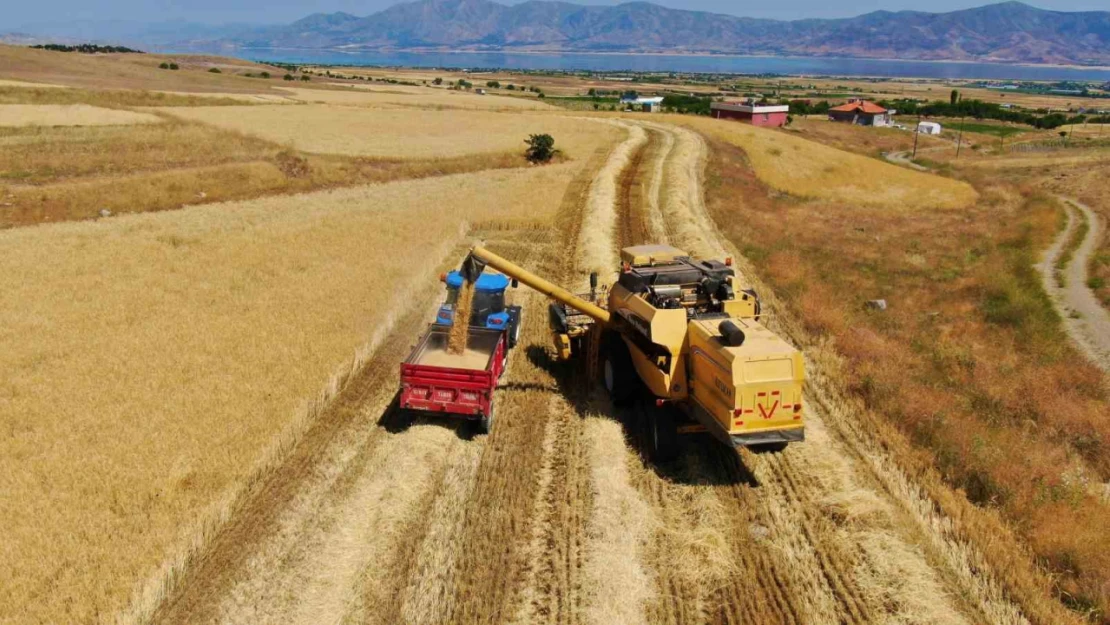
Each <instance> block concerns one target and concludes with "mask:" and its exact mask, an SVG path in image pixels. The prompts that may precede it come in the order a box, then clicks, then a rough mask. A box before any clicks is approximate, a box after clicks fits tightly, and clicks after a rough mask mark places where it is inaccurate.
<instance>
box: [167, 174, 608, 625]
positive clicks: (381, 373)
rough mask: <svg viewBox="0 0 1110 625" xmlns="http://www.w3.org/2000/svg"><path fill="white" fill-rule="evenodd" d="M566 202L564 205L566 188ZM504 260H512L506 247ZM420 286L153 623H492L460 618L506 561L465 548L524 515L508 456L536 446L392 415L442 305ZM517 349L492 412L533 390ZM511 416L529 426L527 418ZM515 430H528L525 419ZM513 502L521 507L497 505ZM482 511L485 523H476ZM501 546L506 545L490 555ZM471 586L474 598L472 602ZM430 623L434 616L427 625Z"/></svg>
mask: <svg viewBox="0 0 1110 625" xmlns="http://www.w3.org/2000/svg"><path fill="white" fill-rule="evenodd" d="M584 170H586V171H587V172H589V170H590V168H589V167H585V166H584ZM587 180H588V179H587ZM572 186H573V185H572ZM568 195H573V194H572V193H571V190H568ZM544 234H545V233H543V232H538V231H530V230H526V231H524V232H508V233H507V234H506V233H498V235H499V236H508V239H507V240H503V241H494V242H491V243H490V245H491V247H493V248H494V249H500V250H501V251H503V252H505V253H509V252H506V251H505V250H506V248H508V247H510V246H519V247H520V248H521V249H525V250H527V249H532V248H536V247H537V246H536V245H534V244H535V243H538V242H540V241H543V242H545V243H546V240H545V237H544ZM529 237H531V239H532V240H529ZM546 238H547V239H549V238H550V237H546ZM521 244H523V245H521ZM542 248H543V246H542V245H540V246H539V249H542ZM464 250H465V248H460V249H456V250H455V252H454V253H452V254H451V255H450V256H449V257H448V258H447V259H446V260H445V262H444V264H443V268H444V269H446V268H450V266H451V265H453V264H454V263H455V262H457V259H458V258H459V257H461V256H462V254H463V252H464ZM510 255H511V256H514V257H517V258H519V257H520V255H519V254H517V253H516V252H515V251H514V252H512V253H511V254H510ZM426 273H429V274H431V273H433V272H431V271H429V272H426ZM428 284H429V286H428V289H427V290H426V291H422V292H421V297H419V298H415V299H414V300H413V301H412V302H411V305H410V307H409V313H408V314H406V315H405V316H403V317H402V320H403V321H402V323H401V324H400V325H399V326H398V327H397V328H396V329H395V330H394V331H393V332H392V333H390V335H389V337H388V339H387V340H385V341H384V342H383V344H382V345H381V346H380V347H379V349H378V350H377V351H376V352H375V354H374V356H373V357H372V358H371V359H370V361H369V362H368V363H367V365H366V366H365V367H363V369H362V370H361V371H360V372H358V374H356V375H355V376H354V378H353V379H352V380H351V382H350V383H349V384H348V385H347V386H346V387H345V389H344V391H343V392H342V393H341V394H340V395H339V396H338V397H337V398H336V400H335V401H333V402H331V404H329V406H328V407H327V409H326V410H325V412H324V414H323V415H322V416H321V417H320V418H319V419H318V421H317V422H316V424H315V425H314V426H313V428H312V430H311V431H310V432H309V433H308V434H307V435H306V436H305V437H304V439H303V440H302V441H301V442H300V444H299V445H298V446H297V448H296V449H295V450H294V452H293V454H292V455H291V458H290V459H289V460H288V461H286V462H285V463H284V464H283V465H281V466H280V467H279V468H278V470H277V471H276V473H275V475H274V476H273V477H271V479H270V480H269V481H268V482H267V483H266V485H265V486H264V488H263V490H262V492H261V493H260V494H259V495H258V496H257V497H256V498H255V500H253V501H252V502H251V503H250V505H248V506H246V507H245V509H244V510H242V511H240V512H238V513H237V514H236V515H235V516H234V517H233V522H232V524H231V526H230V527H229V528H228V529H227V530H225V531H224V532H223V533H222V534H221V535H220V536H219V537H218V538H217V541H216V542H215V544H214V545H213V546H212V548H211V549H210V550H209V552H208V553H207V555H206V557H205V559H204V561H203V562H202V564H201V566H199V567H197V568H195V569H194V570H193V572H192V573H191V574H190V578H189V579H188V580H186V581H187V583H184V584H181V585H180V588H181V591H180V592H179V593H177V595H175V596H174V597H173V598H171V600H169V601H167V602H165V604H164V605H163V606H162V607H161V609H160V610H159V613H158V614H157V615H156V618H155V621H156V622H160V623H242V622H251V623H318V622H333V623H338V622H348V623H360V622H369V623H374V622H379V623H392V622H400V621H403V620H408V621H409V622H449V621H450V620H458V621H465V622H475V621H478V620H492V621H495V622H500V621H501V620H502V619H500V618H499V617H498V616H496V614H497V612H496V610H495V611H494V614H495V616H491V617H474V618H471V616H473V615H474V613H472V612H470V611H468V609H469V608H473V607H476V606H477V607H478V608H485V607H487V606H488V605H489V603H488V602H481V601H479V602H477V603H475V601H474V598H475V597H481V598H489V597H491V596H497V597H500V598H501V600H499V601H496V602H495V605H497V606H500V607H506V606H509V605H510V602H509V601H508V600H505V598H506V597H509V598H511V596H512V593H504V592H500V593H499V594H496V595H495V594H493V593H490V592H489V590H490V588H493V589H494V590H495V591H502V590H503V589H504V588H506V587H508V586H511V585H512V582H514V579H513V578H512V577H511V576H510V575H509V574H508V573H507V572H506V568H508V569H511V568H512V567H502V566H500V565H501V564H503V563H504V562H503V561H498V559H497V558H480V559H475V558H474V557H473V555H474V554H473V552H470V551H468V550H467V549H466V548H469V547H472V546H474V545H475V544H478V543H479V542H480V541H478V540H476V536H475V534H477V533H478V530H479V529H481V528H482V527H483V526H486V525H487V523H486V522H487V521H489V520H490V519H491V518H497V519H499V520H503V519H509V521H510V522H511V523H512V524H515V523H517V522H518V520H519V519H518V518H516V517H515V516H514V515H512V514H509V515H505V514H501V511H502V510H503V509H508V510H520V509H524V508H528V509H531V508H532V506H531V505H530V504H532V503H533V497H532V496H531V494H530V491H529V488H528V482H529V481H530V480H532V479H533V477H534V476H535V474H536V472H535V471H531V470H528V467H520V466H516V464H517V463H516V462H515V461H516V460H519V457H518V456H514V455H513V454H511V453H507V451H506V450H528V449H531V448H532V447H534V444H535V441H536V440H539V437H538V436H535V433H534V432H532V431H530V430H527V429H525V428H521V427H517V428H512V427H508V428H506V427H502V428H497V427H495V429H494V435H493V436H490V437H485V436H482V437H477V438H476V439H474V440H469V438H468V437H465V436H462V435H461V433H459V432H457V430H460V428H458V427H457V424H450V425H448V427H444V423H435V424H424V423H423V422H418V423H417V424H415V425H412V426H411V427H407V428H406V427H404V423H403V421H402V420H399V419H398V418H397V414H396V410H395V409H394V408H391V406H390V405H391V402H392V400H393V397H394V396H395V391H396V385H397V380H396V372H397V365H398V364H399V362H400V360H401V359H402V358H404V356H405V355H406V354H407V353H408V351H409V348H410V345H411V341H412V337H415V336H418V335H419V333H420V330H421V329H422V328H423V326H424V323H425V316H424V315H423V314H421V313H422V312H423V311H424V310H430V309H432V308H434V306H435V305H436V304H437V303H438V298H439V296H440V295H441V288H442V287H441V286H440V285H439V284H438V283H435V282H432V281H429V283H428ZM530 308H531V309H532V310H531V312H532V313H533V314H532V315H531V318H532V320H533V324H532V325H533V326H534V325H535V322H540V321H542V319H543V318H544V315H543V314H542V312H543V311H542V310H537V308H542V307H541V306H539V305H537V304H533V305H531V306H530ZM541 325H542V324H541ZM525 327H526V328H527V327H528V326H527V325H526V326H525ZM522 347H523V346H522ZM524 351H525V350H523V349H522V350H521V353H519V354H518V356H519V357H518V358H516V359H515V361H516V362H515V363H514V364H511V365H510V369H509V372H507V374H506V377H507V378H510V380H511V379H512V377H513V376H516V377H517V378H519V379H518V380H517V384H516V386H517V387H518V388H508V389H506V392H505V393H504V394H505V395H507V397H499V400H498V401H499V404H500V405H501V406H502V407H505V406H512V405H513V404H514V403H520V399H519V396H521V395H528V394H530V393H533V392H535V390H536V389H535V388H533V385H532V384H531V383H530V382H528V376H527V372H526V371H518V370H522V369H527V366H528V361H527V360H526V354H525V353H523V352H524ZM501 394H502V393H501V392H500V391H499V395H501ZM514 395H515V396H517V398H515V399H514ZM519 412H521V413H522V414H523V413H528V414H529V416H530V415H531V414H533V413H534V412H535V411H534V410H532V411H525V410H519ZM519 423H521V424H524V425H525V426H529V427H530V426H531V425H532V424H530V423H529V422H528V421H527V420H525V419H521V420H519ZM502 425H505V424H504V423H502ZM514 430H515V432H514ZM537 455H538V454H537ZM505 478H508V479H505ZM491 483H496V484H498V486H496V487H494V488H493V490H497V491H499V494H500V495H503V496H502V497H495V498H493V500H492V501H489V500H486V501H481V502H480V503H479V501H478V499H479V498H478V497H472V496H471V495H472V493H481V492H482V491H483V490H484V489H485V490H489V486H488V485H489V484H491ZM514 497H515V498H517V499H520V500H522V501H523V500H527V503H528V504H529V505H528V506H516V507H515V508H514V507H512V506H508V503H509V502H510V500H512V499H513V498H514ZM502 505H505V506H508V507H507V508H500V507H499V506H502ZM460 510H462V513H461V514H460V512H459V511H460ZM490 510H493V511H494V514H488V515H487V514H485V513H486V512H487V511H490ZM499 514H500V516H498V515H499ZM502 526H504V523H502ZM460 538H462V541H460ZM512 540H513V537H508V538H507V539H503V540H501V541H499V542H497V543H496V546H497V547H503V546H504V545H505V544H506V541H512ZM441 541H447V542H448V543H449V544H459V543H460V542H461V543H462V544H463V547H460V548H459V549H456V550H453V551H452V550H442V551H441V550H438V549H432V548H431V547H433V546H435V545H436V544H437V543H439V542H441ZM516 542H517V543H522V542H525V541H516ZM485 544H487V545H489V544H492V543H489V542H488V541H487V542H486V543H485ZM516 553H517V554H518V555H519V553H522V550H519V549H518V550H516ZM487 554H488V552H487ZM477 574H486V575H489V576H494V577H500V578H501V580H502V582H504V583H497V582H494V583H491V584H485V583H480V584H477V585H475V584H473V583H472V582H473V581H474V577H475V575H477ZM399 579H400V580H404V582H403V583H398V580H399ZM468 584H469V586H468ZM471 586H475V587H477V586H480V588H477V590H478V591H477V592H471ZM437 593H438V595H437ZM437 596H438V597H440V598H442V599H444V600H443V601H438V600H436V599H435V597H437ZM429 614H435V615H436V616H435V617H428V618H427V620H425V618H426V617H427V615H429ZM440 616H443V617H445V618H440Z"/></svg>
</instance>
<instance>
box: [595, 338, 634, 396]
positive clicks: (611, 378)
mask: <svg viewBox="0 0 1110 625" xmlns="http://www.w3.org/2000/svg"><path fill="white" fill-rule="evenodd" d="M602 360H603V362H602V365H601V375H602V381H603V382H604V383H605V390H606V391H608V392H609V397H610V398H612V400H613V403H614V404H616V405H618V406H627V405H628V404H630V403H632V400H633V399H634V398H635V396H636V370H635V369H634V368H633V367H632V355H631V354H629V353H628V346H627V345H625V344H624V340H623V339H622V338H621V337H620V336H619V335H617V334H611V335H609V337H608V340H606V341H605V352H604V356H603V357H602Z"/></svg>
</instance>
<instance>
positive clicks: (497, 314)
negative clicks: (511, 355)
mask: <svg viewBox="0 0 1110 625" xmlns="http://www.w3.org/2000/svg"><path fill="white" fill-rule="evenodd" d="M443 282H444V283H445V284H446V285H447V299H446V300H445V301H444V302H443V304H442V305H441V306H440V307H439V311H438V312H437V313H436V324H438V325H443V326H449V325H453V324H454V322H455V304H456V303H457V302H458V301H459V290H460V289H461V288H462V284H463V276H462V274H460V273H459V272H458V271H452V272H450V273H448V274H446V275H445V276H444V278H443ZM507 288H509V279H508V278H506V277H505V276H503V275H501V274H499V273H483V274H482V275H480V276H478V279H477V280H476V281H475V282H474V299H473V303H472V304H471V308H470V318H469V323H470V325H471V326H472V327H480V328H489V329H491V330H508V331H509V343H510V346H512V345H515V344H516V339H517V337H518V336H519V333H520V306H506V305H505V289H507Z"/></svg>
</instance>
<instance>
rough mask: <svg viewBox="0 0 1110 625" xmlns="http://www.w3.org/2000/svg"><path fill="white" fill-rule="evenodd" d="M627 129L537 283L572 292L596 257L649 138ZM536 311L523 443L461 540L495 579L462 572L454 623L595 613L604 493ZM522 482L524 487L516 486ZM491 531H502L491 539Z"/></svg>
mask: <svg viewBox="0 0 1110 625" xmlns="http://www.w3.org/2000/svg"><path fill="white" fill-rule="evenodd" d="M618 125H623V124H618ZM628 130H629V133H628V138H626V139H625V140H624V141H623V142H621V143H620V144H618V145H617V146H615V147H614V148H613V149H612V150H611V151H610V152H609V153H608V154H607V155H605V158H604V162H603V164H600V167H599V168H598V170H597V171H596V175H595V176H594V177H593V178H592V180H590V181H589V182H588V184H586V185H580V186H579V188H578V189H577V191H578V193H577V195H575V194H572V193H568V195H567V197H566V198H564V203H563V206H562V208H561V210H560V214H559V216H558V218H557V220H556V228H557V233H556V236H555V237H552V238H551V239H552V240H551V243H552V245H550V246H549V247H548V248H546V249H545V253H544V254H542V255H541V258H540V260H539V262H538V263H537V267H536V270H537V271H538V273H539V274H540V275H543V276H545V277H550V278H554V279H555V280H556V281H557V282H560V283H562V284H571V285H574V284H575V283H576V282H577V281H578V280H580V279H581V276H580V274H579V273H578V272H579V271H580V269H579V268H580V267H581V266H582V265H581V262H582V259H583V258H586V259H589V258H591V253H592V252H594V251H596V247H595V245H594V241H596V240H597V238H596V235H597V233H596V231H595V230H594V229H593V228H591V227H590V225H589V224H590V221H591V220H593V219H596V217H597V215H598V214H605V213H606V212H607V211H608V213H609V214H613V211H614V210H615V208H616V207H615V206H613V202H614V199H615V197H616V195H617V193H618V187H619V179H620V175H621V173H622V171H623V170H624V169H625V168H626V166H627V162H628V160H629V159H630V158H631V157H632V156H633V155H634V154H635V153H636V152H637V150H638V145H639V144H640V143H642V142H643V141H644V136H643V131H642V130H640V129H638V128H634V127H630V128H628ZM614 221H615V220H614ZM614 226H615V223H613V224H611V225H610V226H609V228H610V229H611V228H612V227H614ZM530 303H531V305H532V308H531V310H532V313H531V314H532V316H533V324H534V325H533V326H531V328H530V329H529V332H530V336H531V337H532V342H533V345H532V346H531V347H529V349H528V354H529V357H528V360H527V361H526V362H525V363H524V365H525V366H526V367H527V369H526V370H525V372H524V375H523V376H522V379H524V380H528V381H529V383H530V384H531V385H532V386H533V388H532V389H522V390H521V392H520V393H519V394H518V399H519V403H518V404H517V407H516V410H515V411H514V412H515V414H517V419H516V420H515V423H516V430H517V431H518V432H519V438H518V440H517V441H516V444H515V445H512V446H508V445H507V446H505V447H504V449H502V450H501V453H500V454H499V455H498V456H496V457H492V458H491V461H490V463H489V464H488V467H484V469H485V470H486V472H487V474H488V475H489V479H488V481H487V482H486V483H484V484H483V483H482V482H481V481H480V482H479V489H481V490H482V491H484V492H479V491H477V490H476V493H475V496H474V500H475V501H476V502H483V503H480V504H478V505H479V506H487V507H488V506H495V507H497V510H496V514H495V515H494V517H493V519H492V523H490V522H489V521H490V519H485V521H486V523H484V524H479V523H477V522H475V523H474V524H472V525H471V526H470V527H469V530H470V534H469V535H470V536H472V537H473V540H467V539H466V538H465V537H464V539H463V541H462V542H463V544H464V545H466V551H465V552H464V554H463V558H464V560H466V561H469V562H472V563H475V564H477V563H479V562H490V561H491V560H493V565H492V566H491V567H490V571H491V572H492V573H491V572H483V571H482V570H480V569H478V568H477V567H476V566H475V567H471V568H468V567H466V566H464V567H463V568H464V570H470V571H472V572H471V573H470V574H469V575H466V576H464V577H463V578H462V579H460V582H459V591H458V594H459V595H460V597H462V599H460V602H459V605H458V606H457V607H456V609H455V611H454V613H453V614H452V618H451V619H450V620H451V621H452V622H456V623H473V622H488V623H503V622H506V621H515V622H520V623H578V622H582V621H583V620H585V619H586V618H587V612H588V610H589V609H590V607H591V603H590V597H589V596H588V595H587V593H586V591H588V590H589V589H590V587H591V585H592V584H591V581H592V580H591V579H589V571H588V564H589V563H588V562H587V561H586V558H587V555H588V552H589V550H590V549H591V545H590V544H589V543H588V539H589V538H590V536H589V535H588V532H589V528H590V527H591V519H592V517H593V516H594V515H595V514H596V504H597V502H598V501H599V500H602V501H604V500H605V498H606V492H605V491H598V489H597V488H596V485H595V484H593V483H592V481H591V478H592V475H591V468H592V467H591V458H590V455H589V449H590V447H589V434H588V432H587V430H586V429H585V427H584V425H585V424H584V422H583V419H582V403H581V393H580V389H581V388H582V386H581V380H578V379H576V377H577V376H575V375H574V372H573V371H571V370H570V369H569V368H567V367H566V366H563V365H558V364H556V363H554V362H552V361H551V360H550V357H549V356H548V354H547V349H546V345H547V344H548V343H549V342H550V334H549V331H548V330H547V327H546V326H547V323H546V318H547V315H546V305H547V301H546V300H545V299H544V298H542V297H540V296H538V295H534V294H533V295H532V297H531V299H530ZM535 386H539V387H540V388H539V389H536V388H534V387H535ZM537 391H539V392H537ZM545 408H546V412H545V410H544V409H545ZM523 476H527V477H523ZM522 480H527V483H526V485H523V484H522V486H516V487H514V486H511V483H512V482H513V481H522ZM490 526H492V527H493V528H495V529H494V530H493V531H489V528H490ZM464 536H465V535H464ZM609 600H610V601H612V600H613V599H612V598H610V599H609Z"/></svg>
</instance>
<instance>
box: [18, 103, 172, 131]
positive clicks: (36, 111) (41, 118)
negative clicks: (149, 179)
mask: <svg viewBox="0 0 1110 625" xmlns="http://www.w3.org/2000/svg"><path fill="white" fill-rule="evenodd" d="M160 121H162V120H161V119H159V118H158V117H157V116H155V115H149V114H146V113H135V112H132V111H115V110H112V109H105V108H99V107H95V106H88V105H85V104H71V105H61V104H0V127H4V126H6V127H18V126H119V125H125V124H157V123H158V122H160Z"/></svg>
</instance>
